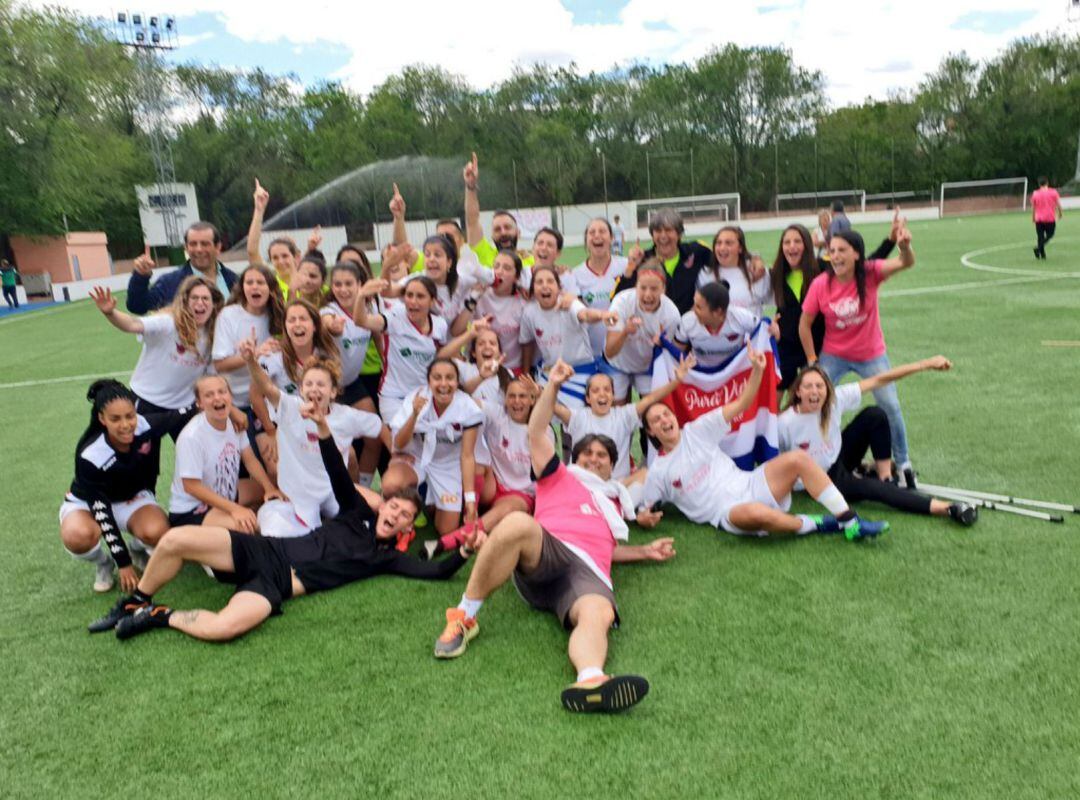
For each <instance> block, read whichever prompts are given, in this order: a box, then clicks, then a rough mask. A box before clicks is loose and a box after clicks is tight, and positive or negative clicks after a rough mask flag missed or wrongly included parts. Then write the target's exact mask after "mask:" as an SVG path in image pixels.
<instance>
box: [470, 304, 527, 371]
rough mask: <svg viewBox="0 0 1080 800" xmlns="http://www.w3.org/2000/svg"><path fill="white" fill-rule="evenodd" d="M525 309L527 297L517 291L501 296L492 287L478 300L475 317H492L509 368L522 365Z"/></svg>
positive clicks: (494, 329) (493, 328)
mask: <svg viewBox="0 0 1080 800" xmlns="http://www.w3.org/2000/svg"><path fill="white" fill-rule="evenodd" d="M524 311H525V298H523V297H522V296H521V295H519V294H518V293H517V292H514V293H513V294H511V295H509V296H508V297H500V296H499V295H496V294H495V293H494V292H492V291H491V290H490V289H489V290H488V291H486V292H484V293H483V294H482V295H480V299H479V300H478V301H477V302H476V311H475V312H474V313H473V316H474V317H475V318H480V317H487V316H490V317H491V329H492V330H493V331H495V335H496V336H498V337H499V347H500V348H501V349H502V352H503V355H504V356H506V361H505V362H504V364H505V365H506V367H507V368H508V369H517V368H518V367H520V366H521V342H520V341H519V340H518V336H519V335H520V334H521V317H522V314H523V313H524Z"/></svg>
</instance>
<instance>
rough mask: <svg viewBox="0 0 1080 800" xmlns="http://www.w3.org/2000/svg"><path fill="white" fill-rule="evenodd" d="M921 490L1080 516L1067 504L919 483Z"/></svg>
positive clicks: (1076, 510) (1077, 510)
mask: <svg viewBox="0 0 1080 800" xmlns="http://www.w3.org/2000/svg"><path fill="white" fill-rule="evenodd" d="M919 488H920V489H926V491H928V492H960V493H961V494H964V495H967V496H968V497H977V498H979V499H980V500H992V501H993V502H995V503H1009V504H1011V505H1019V506H1030V507H1032V508H1044V509H1046V510H1048V511H1067V512H1069V513H1070V514H1080V508H1077V507H1076V506H1070V505H1068V504H1066V503H1048V502H1046V501H1045V500H1027V499H1025V498H1023V497H1011V496H1009V495H1005V494H992V493H990V492H976V491H975V490H973V489H953V488H950V487H948V486H935V485H934V484H930V483H922V482H920V483H919Z"/></svg>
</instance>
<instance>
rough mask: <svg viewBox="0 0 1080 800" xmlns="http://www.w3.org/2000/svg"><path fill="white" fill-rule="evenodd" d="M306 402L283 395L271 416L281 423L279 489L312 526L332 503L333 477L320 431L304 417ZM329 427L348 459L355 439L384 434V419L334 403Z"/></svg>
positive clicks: (278, 442)
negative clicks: (302, 409) (328, 471)
mask: <svg viewBox="0 0 1080 800" xmlns="http://www.w3.org/2000/svg"><path fill="white" fill-rule="evenodd" d="M303 402H304V401H303V400H302V399H301V398H300V397H299V395H289V394H282V395H280V397H279V399H278V405H277V408H274V407H273V406H272V405H271V406H270V414H271V416H272V417H273V418H274V422H275V423H276V424H277V446H278V488H280V489H281V491H282V492H284V493H285V496H286V497H288V498H289V500H291V501H292V504H293V507H294V508H295V509H296V513H297V514H298V515H299V517H300V518H301V519H302V520H303V521H304V523H305V524H306V525H308V526H309V527H314V526H316V525H318V524H319V522H320V521H321V514H320V508H325V507H326V506H327V504H330V505H333V506H334V507H336V504H334V503H332V502H331V501H333V498H334V493H333V490H332V489H331V487H330V478H329V476H328V475H327V474H326V467H325V466H323V462H322V456H321V455H320V453H319V429H318V427H317V426H316V425H315V423H314V422H312V421H311V420H309V419H304V418H303V417H301V416H300V406H301V405H303ZM326 424H327V425H328V426H330V433H331V435H332V436H333V438H334V445H335V446H336V447H337V449H338V451H339V452H340V453H341V457H342V458H347V453H348V450H349V446H350V445H351V444H352V441H353V439H361V438H363V439H374V438H377V437H378V436H379V434H380V433H381V432H382V420H380V419H379V418H378V417H377V416H375V415H374V414H369V413H368V412H367V411H360V410H359V409H355V408H351V407H349V406H343V405H341V404H339V403H331V404H330V413H329V414H327V416H326Z"/></svg>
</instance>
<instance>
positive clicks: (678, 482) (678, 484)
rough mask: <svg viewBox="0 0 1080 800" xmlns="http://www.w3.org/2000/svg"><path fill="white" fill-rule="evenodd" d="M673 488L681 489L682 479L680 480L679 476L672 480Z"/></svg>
mask: <svg viewBox="0 0 1080 800" xmlns="http://www.w3.org/2000/svg"><path fill="white" fill-rule="evenodd" d="M671 488H672V489H681V488H682V481H681V480H679V479H678V478H676V479H675V480H673V481H672V482H671Z"/></svg>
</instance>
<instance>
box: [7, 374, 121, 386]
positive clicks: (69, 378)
mask: <svg viewBox="0 0 1080 800" xmlns="http://www.w3.org/2000/svg"><path fill="white" fill-rule="evenodd" d="M130 374H131V370H130V369H122V370H119V371H114V372H92V373H90V374H89V375H67V376H65V377H63V378H41V379H40V380H36V381H18V382H17V383H0V389H22V388H24V387H26V386H45V385H47V384H50V383H68V382H70V381H88V380H92V379H95V378H117V377H120V376H121V375H130Z"/></svg>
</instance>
